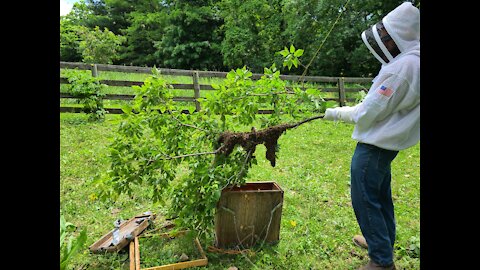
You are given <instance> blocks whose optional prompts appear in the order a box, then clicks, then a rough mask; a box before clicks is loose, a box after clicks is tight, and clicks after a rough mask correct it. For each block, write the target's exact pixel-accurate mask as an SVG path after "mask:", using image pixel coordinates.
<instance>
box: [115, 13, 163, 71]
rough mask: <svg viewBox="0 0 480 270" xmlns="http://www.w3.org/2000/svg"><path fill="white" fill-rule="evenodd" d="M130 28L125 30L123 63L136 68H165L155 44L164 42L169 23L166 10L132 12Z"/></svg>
mask: <svg viewBox="0 0 480 270" xmlns="http://www.w3.org/2000/svg"><path fill="white" fill-rule="evenodd" d="M129 22H130V26H129V27H128V28H127V29H125V31H124V33H125V37H126V38H127V39H126V46H125V47H124V50H123V51H122V56H121V59H122V62H123V63H128V64H130V65H135V66H143V65H145V66H150V67H153V66H163V62H162V59H159V58H158V57H157V55H156V52H157V50H158V49H157V48H155V43H157V42H159V41H161V40H162V37H163V35H164V33H165V28H166V27H167V23H168V15H167V14H166V11H164V10H157V11H154V12H147V13H143V12H137V11H135V12H131V13H130V15H129Z"/></svg>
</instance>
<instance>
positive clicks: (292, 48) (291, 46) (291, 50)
mask: <svg viewBox="0 0 480 270" xmlns="http://www.w3.org/2000/svg"><path fill="white" fill-rule="evenodd" d="M290 53H295V47H294V46H293V44H292V45H290Z"/></svg>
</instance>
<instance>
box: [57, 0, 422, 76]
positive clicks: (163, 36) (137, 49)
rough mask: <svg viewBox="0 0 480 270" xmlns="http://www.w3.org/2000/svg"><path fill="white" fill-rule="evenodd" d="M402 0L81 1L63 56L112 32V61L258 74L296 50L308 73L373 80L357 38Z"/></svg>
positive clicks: (64, 38) (373, 67)
mask: <svg viewBox="0 0 480 270" xmlns="http://www.w3.org/2000/svg"><path fill="white" fill-rule="evenodd" d="M402 2H404V0H395V1H387V2H385V1H384V2H379V1H374V0H355V1H348V0H312V1H299V0H252V1H239V0H195V1H186V0H160V1H159V0H146V1H133V0H81V1H80V2H77V3H75V4H74V7H73V9H72V11H71V12H70V13H69V14H68V15H66V16H61V18H60V25H61V27H60V59H61V60H62V61H83V60H82V59H83V58H82V55H85V51H84V49H82V48H91V47H92V46H95V45H94V44H86V42H88V40H89V37H92V35H95V33H98V31H105V32H106V31H109V32H111V33H112V34H113V35H114V36H112V35H110V37H112V38H117V39H120V40H122V41H124V42H122V43H121V44H119V43H115V44H118V50H116V52H115V53H116V55H115V56H112V57H111V58H110V59H109V62H111V61H113V64H126V65H137V66H157V67H164V68H181V69H199V70H220V71H229V70H231V69H235V68H241V67H243V66H246V67H248V68H249V69H250V70H252V71H254V72H260V73H261V72H263V68H264V67H266V66H269V65H270V64H271V63H277V64H278V66H281V64H280V63H281V60H282V59H281V56H280V55H279V54H278V53H277V52H278V51H280V50H282V49H283V48H284V47H289V46H290V45H294V46H295V47H296V48H301V49H304V51H305V53H304V56H303V61H310V60H311V59H312V58H313V60H312V63H311V65H310V66H309V69H308V74H307V75H317V76H372V74H375V73H376V72H378V69H379V67H380V63H378V61H377V60H376V59H375V58H374V57H373V56H372V55H371V54H370V53H369V52H368V50H367V48H366V47H365V45H364V44H363V42H362V40H361V37H360V35H361V33H362V31H363V30H365V29H367V28H368V27H370V26H371V25H373V24H375V23H376V22H378V21H379V20H381V18H382V17H383V16H385V15H386V14H387V13H388V12H390V11H391V10H393V9H394V8H395V7H396V6H398V5H399V4H400V3H402ZM419 3H420V1H418V3H416V5H417V6H418V5H419ZM337 18H338V21H337ZM336 21H337V22H336ZM335 22H336V23H335ZM334 23H335V25H334ZM332 25H334V28H333V30H332V31H331V32H330V31H329V30H330V29H331V27H332ZM98 29H99V30H98ZM327 35H328V38H326V37H327ZM325 38H326V39H325ZM324 39H325V43H324V44H323V47H322V48H321V50H319V52H318V54H316V51H317V49H318V48H319V46H320V44H321V43H322V42H323V40H324ZM90 40H91V38H90ZM80 44H83V45H82V46H80ZM300 64H302V65H306V64H307V63H300ZM301 72H302V70H301V69H295V70H292V71H289V70H287V69H284V70H282V73H285V74H288V73H301Z"/></svg>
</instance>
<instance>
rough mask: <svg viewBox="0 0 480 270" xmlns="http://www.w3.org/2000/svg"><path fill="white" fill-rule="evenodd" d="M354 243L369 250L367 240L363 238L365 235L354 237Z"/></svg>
mask: <svg viewBox="0 0 480 270" xmlns="http://www.w3.org/2000/svg"><path fill="white" fill-rule="evenodd" d="M353 243H355V245H357V246H359V247H361V248H364V249H368V244H367V241H366V240H365V237H363V235H355V236H354V237H353Z"/></svg>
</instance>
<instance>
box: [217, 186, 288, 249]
mask: <svg viewBox="0 0 480 270" xmlns="http://www.w3.org/2000/svg"><path fill="white" fill-rule="evenodd" d="M282 206H283V190H282V189H281V188H280V186H279V185H278V184H277V183H275V182H249V183H246V184H244V185H242V186H240V187H227V188H225V189H223V190H222V194H221V196H220V200H219V202H218V203H217V211H216V216H215V246H216V247H218V248H232V247H237V246H238V247H239V248H242V249H243V248H248V247H251V246H254V245H256V244H261V243H263V242H265V243H270V244H275V243H277V242H278V241H279V240H280V221H281V216H282Z"/></svg>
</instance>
